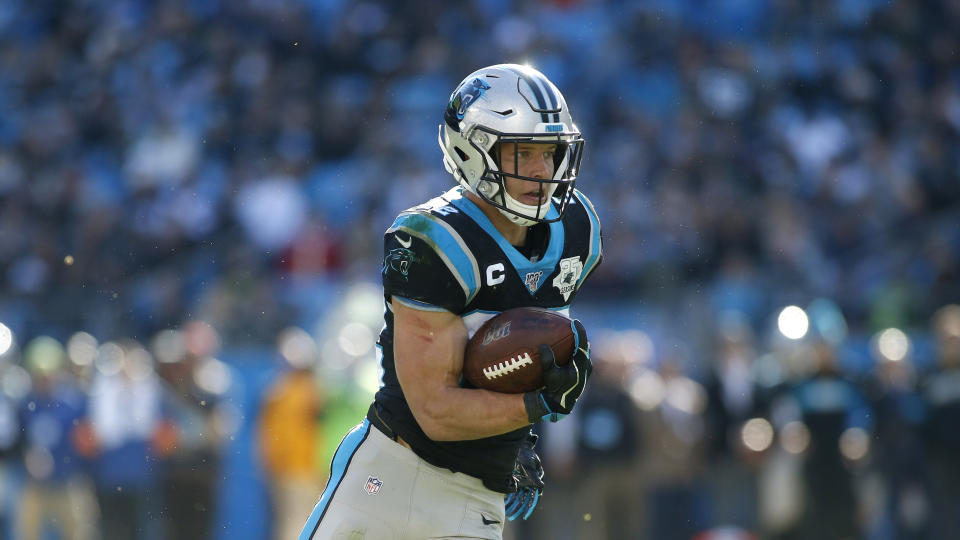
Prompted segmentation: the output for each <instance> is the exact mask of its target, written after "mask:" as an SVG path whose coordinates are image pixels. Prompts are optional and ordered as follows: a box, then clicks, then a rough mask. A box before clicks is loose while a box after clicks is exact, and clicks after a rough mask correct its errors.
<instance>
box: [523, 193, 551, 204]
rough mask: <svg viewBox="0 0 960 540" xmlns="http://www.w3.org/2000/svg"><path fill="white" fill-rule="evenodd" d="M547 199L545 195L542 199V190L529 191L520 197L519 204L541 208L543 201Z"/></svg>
mask: <svg viewBox="0 0 960 540" xmlns="http://www.w3.org/2000/svg"><path fill="white" fill-rule="evenodd" d="M544 199H546V196H545V195H544V196H543V197H542V198H541V195H540V190H534V191H528V192H526V193H524V194H523V195H520V198H519V200H518V202H520V203H523V204H526V205H528V206H540V205H541V204H543V200H544Z"/></svg>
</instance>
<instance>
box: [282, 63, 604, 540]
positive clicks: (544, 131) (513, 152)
mask: <svg viewBox="0 0 960 540" xmlns="http://www.w3.org/2000/svg"><path fill="white" fill-rule="evenodd" d="M439 143H440V147H441V149H442V150H443V163H444V165H445V166H446V169H447V170H448V171H449V172H450V173H451V174H453V176H454V178H455V179H456V182H457V184H458V186H457V187H455V188H453V189H451V190H450V191H447V192H446V193H444V194H442V195H441V196H439V197H437V198H435V199H433V200H430V201H428V202H426V203H425V204H422V205H420V206H417V207H415V208H411V209H409V210H406V211H404V212H402V213H401V214H400V215H399V216H398V217H397V218H396V220H395V221H394V222H393V224H392V225H391V226H390V228H388V229H387V231H386V233H385V235H384V263H383V269H382V274H383V276H382V277H383V291H384V301H385V305H386V310H385V315H384V319H385V323H386V324H385V326H384V329H383V331H382V332H381V333H380V338H379V341H378V350H379V352H380V353H382V358H381V362H382V373H383V374H382V381H381V382H382V386H381V388H380V390H379V391H378V392H377V394H376V397H375V399H374V403H373V404H372V405H371V407H370V410H369V412H368V413H367V417H366V419H365V420H364V421H363V422H362V423H361V424H360V425H358V426H356V427H355V428H354V429H353V430H352V431H350V433H348V434H347V435H346V436H345V437H344V439H343V441H342V442H341V444H340V447H339V448H338V450H337V452H336V454H335V456H334V458H333V463H332V465H331V475H330V479H329V481H328V483H327V486H326V488H325V489H324V491H323V493H322V495H321V496H320V501H319V503H318V504H317V505H316V507H315V508H314V510H313V513H312V514H311V515H310V517H309V519H308V520H307V523H306V524H305V526H304V528H303V531H302V532H301V534H300V539H301V540H307V539H311V538H374V539H377V540H380V539H422V538H439V537H443V538H446V537H457V538H501V537H502V534H503V525H504V522H505V520H507V519H515V518H517V517H522V518H524V519H526V518H527V517H529V516H530V513H531V512H532V511H533V509H534V507H535V506H536V504H537V501H538V500H539V497H540V493H541V490H542V489H543V485H544V484H543V469H542V468H541V466H540V459H539V458H538V457H537V455H536V452H535V451H534V444H535V442H536V436H535V435H533V434H532V432H531V430H530V428H531V424H534V423H536V422H539V421H541V420H547V421H551V422H556V421H558V420H560V419H561V418H563V417H564V416H566V415H567V414H569V413H570V412H571V410H572V409H573V407H574V404H575V403H576V401H577V399H578V398H579V396H580V394H581V393H582V392H583V389H584V386H585V385H586V383H587V378H588V377H589V375H590V371H591V369H592V366H591V364H590V347H589V344H588V342H587V337H586V333H585V331H584V329H583V325H581V324H580V323H579V321H574V322H573V323H572V324H573V326H574V331H575V335H576V337H577V346H576V348H575V349H576V351H577V352H576V353H575V355H574V357H573V359H572V360H571V362H570V363H569V364H567V365H565V366H557V365H556V363H555V362H554V360H553V354H552V351H551V350H550V348H549V347H548V346H546V345H543V346H541V347H540V353H541V357H542V358H543V359H544V362H545V366H547V367H546V368H545V369H546V371H545V373H544V375H545V381H546V386H545V387H544V388H542V389H541V390H538V391H534V392H529V393H527V394H502V393H497V392H490V391H487V390H481V389H477V388H471V387H469V385H468V384H467V383H466V382H465V381H464V380H463V378H462V376H461V371H462V365H463V355H464V349H465V346H466V343H467V341H468V339H469V338H470V336H472V335H473V333H474V332H475V331H476V330H477V329H478V328H479V327H480V325H481V324H483V323H484V322H485V321H486V320H488V319H489V318H490V317H492V316H494V315H495V314H497V313H499V312H502V311H505V310H507V309H511V308H516V307H523V306H533V307H540V308H548V309H552V310H556V311H558V312H560V313H563V314H565V315H568V316H569V308H570V303H571V302H572V301H573V299H574V297H575V296H576V294H577V291H578V290H579V288H580V286H581V285H582V284H583V282H584V280H586V279H587V277H588V276H589V275H590V273H591V272H592V271H593V270H594V269H595V268H596V267H597V265H598V264H599V263H600V260H601V258H602V251H601V240H600V222H599V220H598V218H597V213H596V211H595V210H594V208H593V206H592V204H591V203H590V201H589V200H588V199H587V197H586V196H584V194H583V193H581V192H580V191H579V190H577V189H575V187H574V182H575V180H576V178H577V172H578V169H579V166H580V158H581V155H582V152H583V138H582V137H581V135H580V132H579V130H578V129H577V127H576V125H575V124H574V123H573V118H572V117H571V115H570V111H569V110H568V108H567V104H566V101H565V100H564V98H563V96H562V95H561V94H560V91H559V90H557V88H556V87H555V86H554V85H553V83H552V82H550V80H548V79H547V78H546V77H545V76H544V75H543V74H542V73H540V72H539V71H537V70H535V69H532V68H530V67H526V66H520V65H514V64H500V65H495V66H490V67H486V68H483V69H480V70H478V71H476V72H474V73H471V74H470V75H468V76H467V78H466V79H464V80H463V82H461V83H460V84H459V85H458V86H457V88H456V89H455V90H454V92H453V94H452V95H451V96H450V100H449V102H448V103H447V107H446V110H445V111H444V115H443V123H442V124H441V125H440V133H439ZM534 345H539V344H534Z"/></svg>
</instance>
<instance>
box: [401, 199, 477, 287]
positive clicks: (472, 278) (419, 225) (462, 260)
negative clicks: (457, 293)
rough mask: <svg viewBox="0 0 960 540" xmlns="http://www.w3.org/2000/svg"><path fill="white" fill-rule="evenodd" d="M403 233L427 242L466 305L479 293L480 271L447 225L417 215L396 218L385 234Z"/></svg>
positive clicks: (461, 242)
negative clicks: (454, 279)
mask: <svg viewBox="0 0 960 540" xmlns="http://www.w3.org/2000/svg"><path fill="white" fill-rule="evenodd" d="M396 231H403V232H405V233H407V234H409V235H411V236H416V237H417V238H419V239H421V240H423V241H424V242H426V244H427V245H428V246H430V248H431V249H433V250H434V251H435V252H436V254H437V256H438V257H440V259H441V260H442V261H443V263H444V264H445V265H447V268H448V269H449V270H450V273H452V274H453V277H454V278H456V280H457V282H458V283H459V284H460V287H461V288H462V289H463V295H464V297H465V298H466V302H465V304H469V303H470V302H471V301H472V300H473V297H474V296H476V294H477V292H478V291H479V290H480V283H481V281H480V268H479V267H478V266H477V260H476V259H475V258H474V257H473V254H472V253H471V252H470V250H469V249H468V248H467V244H466V243H465V242H464V241H463V238H461V237H460V235H459V234H458V233H457V231H455V230H454V229H453V227H451V226H450V225H449V224H448V223H446V222H445V221H443V220H442V219H440V218H438V217H436V216H434V215H432V214H421V213H419V212H411V213H404V214H400V215H399V216H397V219H396V220H395V221H394V222H393V225H391V226H390V228H389V229H387V234H390V233H392V232H396Z"/></svg>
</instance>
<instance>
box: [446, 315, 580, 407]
mask: <svg viewBox="0 0 960 540" xmlns="http://www.w3.org/2000/svg"><path fill="white" fill-rule="evenodd" d="M575 341H576V338H575V337H574V335H573V326H572V321H571V320H570V319H569V318H567V317H565V316H563V315H561V314H559V313H557V312H554V311H550V310H547V309H541V308H515V309H509V310H507V311H504V312H502V313H499V314H497V315H496V316H495V317H493V318H492V319H490V320H488V321H487V322H485V323H484V324H483V326H481V327H480V328H479V329H478V330H477V332H476V333H475V334H474V335H473V337H472V338H470V341H468V342H467V350H466V353H465V354H464V358H463V374H464V377H466V379H467V380H468V381H470V383H471V384H473V385H474V386H476V387H477V388H485V389H487V390H493V391H494V392H502V393H505V394H519V393H523V392H529V391H531V390H536V389H537V388H540V387H541V386H543V365H542V363H541V361H540V353H539V352H538V350H537V349H538V348H539V346H540V345H543V344H545V345H550V348H551V349H553V354H554V357H555V358H556V361H557V364H560V365H565V364H567V363H569V362H570V358H571V356H573V352H574V351H573V345H574V342H575Z"/></svg>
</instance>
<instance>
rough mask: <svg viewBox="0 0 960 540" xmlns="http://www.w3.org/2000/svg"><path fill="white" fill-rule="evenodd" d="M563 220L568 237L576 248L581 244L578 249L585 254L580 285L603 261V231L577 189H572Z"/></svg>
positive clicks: (598, 217) (597, 216)
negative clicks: (572, 240) (575, 244)
mask: <svg viewBox="0 0 960 540" xmlns="http://www.w3.org/2000/svg"><path fill="white" fill-rule="evenodd" d="M563 219H564V225H565V228H566V229H567V230H568V231H569V233H568V234H569V237H570V238H571V239H574V241H575V242H576V243H577V244H578V246H579V245H580V244H581V242H582V244H583V245H582V246H580V247H581V249H583V250H584V251H585V252H586V253H585V257H584V260H583V273H582V278H581V279H580V281H579V283H580V284H582V283H583V282H584V281H586V278H587V276H589V275H590V273H591V272H593V271H594V270H595V269H596V268H597V266H599V265H600V262H601V261H603V231H602V228H601V226H600V216H599V214H597V210H596V208H595V207H594V206H593V203H592V202H591V201H590V199H589V198H587V196H586V194H584V193H583V192H582V191H580V190H579V189H574V190H573V197H571V198H570V202H569V203H568V204H567V209H566V211H565V212H564V214H563ZM576 239H579V241H577V240H576Z"/></svg>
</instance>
